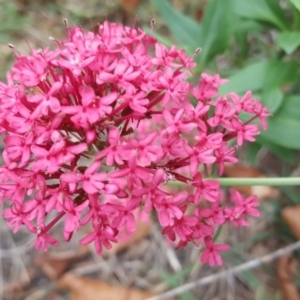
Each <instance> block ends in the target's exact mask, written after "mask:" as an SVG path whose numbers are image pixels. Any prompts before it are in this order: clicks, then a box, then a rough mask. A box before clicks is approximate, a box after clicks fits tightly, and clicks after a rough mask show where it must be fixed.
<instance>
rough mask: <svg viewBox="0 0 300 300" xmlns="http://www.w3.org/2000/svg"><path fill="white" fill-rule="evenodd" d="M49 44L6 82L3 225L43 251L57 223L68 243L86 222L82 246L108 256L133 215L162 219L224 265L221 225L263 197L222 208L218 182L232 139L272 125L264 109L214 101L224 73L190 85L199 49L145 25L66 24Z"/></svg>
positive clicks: (1, 98)
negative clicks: (181, 46) (167, 39)
mask: <svg viewBox="0 0 300 300" xmlns="http://www.w3.org/2000/svg"><path fill="white" fill-rule="evenodd" d="M53 41H54V43H55V48H54V49H53V50H49V49H48V48H47V49H43V50H32V53H31V54H30V55H20V54H19V53H17V52H16V51H15V56H16V62H15V63H14V65H13V67H12V69H11V71H10V72H9V73H8V75H7V78H8V79H7V83H0V132H1V133H2V134H3V135H4V136H5V138H4V142H5V149H4V151H3V159H4V166H2V167H1V168H0V194H1V198H0V203H2V202H4V201H5V203H6V204H5V207H6V209H5V210H4V211H3V217H4V218H6V219H8V225H9V226H11V227H13V231H14V232H17V231H18V230H19V228H20V226H25V227H26V228H27V229H28V230H29V231H30V232H32V233H34V234H35V235H36V242H35V246H36V248H37V249H42V250H47V246H48V245H49V244H50V245H52V246H56V245H57V244H58V242H57V240H56V239H55V238H54V237H52V236H51V235H50V234H49V230H50V229H51V228H52V227H53V226H54V225H55V224H56V223H57V222H58V221H59V220H60V219H62V218H63V221H64V229H63V235H64V238H65V240H66V241H69V240H70V239H71V238H72V235H73V234H74V233H76V232H77V231H78V230H79V228H80V227H81V226H84V225H86V224H87V223H90V224H91V225H92V228H93V231H92V232H91V233H90V234H88V235H87V236H85V237H83V238H82V239H81V240H80V243H81V244H82V245H86V244H89V243H94V245H95V248H96V252H97V253H98V254H101V252H102V247H103V246H104V247H106V248H110V247H111V243H112V242H114V243H117V242H118V234H119V232H120V231H122V230H123V229H126V230H127V231H128V232H134V231H135V230H136V216H137V215H138V214H137V212H144V213H147V214H150V213H151V214H154V213H156V214H157V217H158V221H159V223H160V224H161V226H162V228H163V230H162V233H163V234H164V235H166V236H167V237H168V238H169V239H170V240H172V241H176V242H177V248H180V247H184V246H185V245H187V244H188V243H194V244H195V245H197V246H201V245H202V246H203V247H204V251H203V253H202V255H201V261H202V262H203V263H209V265H211V266H213V265H215V264H218V265H221V264H222V260H221V257H220V255H219V252H220V251H224V250H227V249H228V248H229V246H228V245H223V244H221V245H216V244H214V241H213V235H214V233H215V232H216V230H217V229H218V227H220V226H223V225H224V224H225V223H226V222H231V223H233V224H234V225H236V226H247V225H248V221H247V220H246V218H247V216H253V217H257V216H258V215H259V212H258V210H257V208H256V207H257V206H258V202H257V200H256V197H255V196H252V197H249V198H247V199H244V198H243V196H242V195H241V194H239V193H238V192H236V191H233V192H232V193H231V202H232V203H231V204H228V203H224V204H222V201H221V193H220V184H219V182H218V181H217V180H214V179H213V178H211V175H212V174H213V172H214V171H216V170H218V173H219V175H222V173H223V169H224V164H225V163H227V162H229V163H236V162H237V158H236V157H235V150H236V146H235V142H234V141H235V140H237V145H238V146H241V145H242V144H243V143H244V142H245V141H250V142H252V141H254V140H255V136H256V135H258V134H259V126H258V125H257V124H252V121H253V120H255V119H258V120H260V122H261V123H262V125H263V128H264V129H266V121H265V119H266V117H267V116H268V115H269V113H268V110H267V109H266V108H265V107H263V106H262V105H261V102H259V101H258V100H256V99H253V98H252V96H251V93H250V92H248V93H246V94H245V95H244V96H243V97H239V96H238V95H236V94H234V93H231V94H229V95H227V96H219V95H218V86H219V85H220V84H222V83H224V82H226V80H224V79H221V78H220V77H219V76H218V75H215V76H212V75H209V74H202V75H201V78H200V80H199V82H198V84H197V85H194V84H191V83H189V82H188V81H187V78H188V77H189V76H190V75H191V74H192V71H191V70H192V69H193V67H195V63H194V62H193V57H194V55H196V54H198V53H197V51H196V52H195V54H194V55H193V56H191V57H188V56H186V54H185V51H184V50H178V49H177V48H176V47H175V46H172V47H171V48H167V47H165V46H164V45H162V44H159V43H158V42H157V40H156V39H155V38H153V37H151V36H148V35H146V33H145V32H143V31H142V30H140V29H135V28H129V27H125V26H123V25H121V24H114V23H109V22H104V23H103V24H101V25H99V27H98V29H97V32H91V31H90V32H87V33H85V32H84V31H83V30H82V29H81V28H79V27H74V28H68V27H67V39H66V40H64V41H57V40H54V39H53ZM241 113H246V115H248V121H246V122H243V121H242V120H241V119H240V114H241ZM232 141H233V143H232ZM208 177H210V179H208ZM171 181H175V182H178V183H180V184H181V186H180V187H181V191H180V192H176V191H174V190H173V191H172V189H170V186H169V185H168V183H169V182H171ZM7 203H8V204H9V205H7ZM225 204H226V205H225Z"/></svg>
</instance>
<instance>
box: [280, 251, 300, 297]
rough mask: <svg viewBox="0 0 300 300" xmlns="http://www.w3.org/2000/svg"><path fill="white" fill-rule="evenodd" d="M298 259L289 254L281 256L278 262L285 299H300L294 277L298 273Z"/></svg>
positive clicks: (281, 287)
mask: <svg viewBox="0 0 300 300" xmlns="http://www.w3.org/2000/svg"><path fill="white" fill-rule="evenodd" d="M297 268H298V261H297V260H296V259H292V258H291V257H290V256H288V255H284V256H281V257H280V258H279V259H278V262H277V275H278V282H279V286H280V289H281V292H282V296H283V300H300V296H299V292H298V289H297V287H296V285H295V283H294V280H293V278H295V275H296V273H297Z"/></svg>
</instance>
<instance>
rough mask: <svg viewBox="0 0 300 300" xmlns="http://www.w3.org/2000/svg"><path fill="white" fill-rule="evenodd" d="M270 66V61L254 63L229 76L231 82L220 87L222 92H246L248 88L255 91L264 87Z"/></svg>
mask: <svg viewBox="0 0 300 300" xmlns="http://www.w3.org/2000/svg"><path fill="white" fill-rule="evenodd" d="M267 66H268V61H263V62H258V63H254V64H252V65H249V66H247V67H246V68H244V69H243V70H241V71H239V72H236V73H235V74H234V75H232V76H230V77H229V82H228V83H226V84H224V85H222V86H221V87H220V93H221V94H223V95H224V94H227V93H229V92H236V93H244V92H246V91H247V90H251V91H253V92H255V91H258V90H260V89H261V88H262V87H263V82H264V78H265V74H266V70H267Z"/></svg>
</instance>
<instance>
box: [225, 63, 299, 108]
mask: <svg viewBox="0 0 300 300" xmlns="http://www.w3.org/2000/svg"><path fill="white" fill-rule="evenodd" d="M297 70H298V65H297V64H296V63H295V62H283V61H276V60H275V61H273V60H271V61H263V62H256V63H253V64H251V65H249V66H247V67H246V68H244V69H243V70H241V71H238V72H236V73H235V74H234V75H232V76H229V78H228V79H229V82H228V83H226V84H224V85H222V86H221V87H220V93H221V94H222V95H224V94H227V93H229V92H236V93H244V92H246V91H248V90H251V91H252V92H257V91H260V90H263V91H264V92H265V94H266V95H267V96H269V95H268V93H269V92H266V91H267V90H268V89H276V88H279V87H281V86H282V85H284V84H288V83H292V82H295V81H296V80H297V76H298V75H297ZM272 93H273V95H274V94H275V93H276V94H277V98H278V99H277V101H276V103H277V104H276V103H274V104H272V105H274V108H275V110H276V109H277V108H278V107H279V106H280V101H281V100H280V99H279V98H280V97H279V92H278V91H275V92H274V91H272ZM266 101H268V102H269V101H270V100H266ZM275 104H276V105H275ZM272 105H271V106H272Z"/></svg>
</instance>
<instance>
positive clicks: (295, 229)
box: [281, 205, 300, 239]
mask: <svg viewBox="0 0 300 300" xmlns="http://www.w3.org/2000/svg"><path fill="white" fill-rule="evenodd" d="M281 215H282V218H283V219H284V221H285V222H286V223H287V225H288V226H289V228H290V230H291V231H292V233H293V235H294V236H295V237H296V238H298V239H300V218H299V216H300V205H297V206H288V207H286V208H284V209H283V210H282V212H281Z"/></svg>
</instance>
